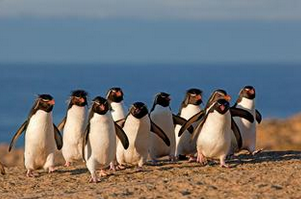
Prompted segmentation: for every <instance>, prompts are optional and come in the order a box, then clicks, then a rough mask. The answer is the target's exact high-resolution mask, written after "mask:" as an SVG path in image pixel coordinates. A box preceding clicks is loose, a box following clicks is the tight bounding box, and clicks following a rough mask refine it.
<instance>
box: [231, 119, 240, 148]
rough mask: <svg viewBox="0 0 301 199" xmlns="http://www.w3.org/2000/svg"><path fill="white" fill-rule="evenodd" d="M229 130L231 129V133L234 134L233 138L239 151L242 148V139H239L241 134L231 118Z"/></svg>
mask: <svg viewBox="0 0 301 199" xmlns="http://www.w3.org/2000/svg"><path fill="white" fill-rule="evenodd" d="M231 129H232V131H233V133H234V136H235V138H236V142H237V146H238V149H241V147H242V137H241V134H240V130H239V128H238V126H237V124H236V123H235V121H234V119H233V118H232V117H231Z"/></svg>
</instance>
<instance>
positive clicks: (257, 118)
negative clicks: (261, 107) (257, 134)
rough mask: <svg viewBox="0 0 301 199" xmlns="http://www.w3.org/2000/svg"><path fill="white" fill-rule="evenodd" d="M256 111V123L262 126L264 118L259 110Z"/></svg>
mask: <svg viewBox="0 0 301 199" xmlns="http://www.w3.org/2000/svg"><path fill="white" fill-rule="evenodd" d="M255 111H256V121H257V122H258V124H260V122H261V120H262V116H261V114H260V113H259V111H258V110H257V109H256V110H255Z"/></svg>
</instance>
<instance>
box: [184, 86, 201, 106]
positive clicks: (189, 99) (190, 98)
mask: <svg viewBox="0 0 301 199" xmlns="http://www.w3.org/2000/svg"><path fill="white" fill-rule="evenodd" d="M202 93H203V92H202V91H201V90H200V89H197V88H191V89H189V90H188V91H187V92H186V96H185V99H184V104H186V105H188V104H193V105H200V104H201V103H202V102H203V101H202Z"/></svg>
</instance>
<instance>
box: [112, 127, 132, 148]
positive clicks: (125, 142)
mask: <svg viewBox="0 0 301 199" xmlns="http://www.w3.org/2000/svg"><path fill="white" fill-rule="evenodd" d="M114 125H115V131H116V135H117V137H118V138H119V140H120V141H121V143H122V145H123V148H124V149H127V148H129V139H128V137H127V135H126V134H125V132H124V131H123V129H122V128H121V127H120V126H119V125H118V124H117V123H116V122H114Z"/></svg>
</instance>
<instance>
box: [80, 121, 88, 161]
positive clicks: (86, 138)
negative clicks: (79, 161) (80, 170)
mask: <svg viewBox="0 0 301 199" xmlns="http://www.w3.org/2000/svg"><path fill="white" fill-rule="evenodd" d="M89 133H90V123H88V125H87V127H86V130H85V135H84V139H83V146H82V156H83V160H84V161H86V159H85V147H86V144H87V142H88V137H89Z"/></svg>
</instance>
